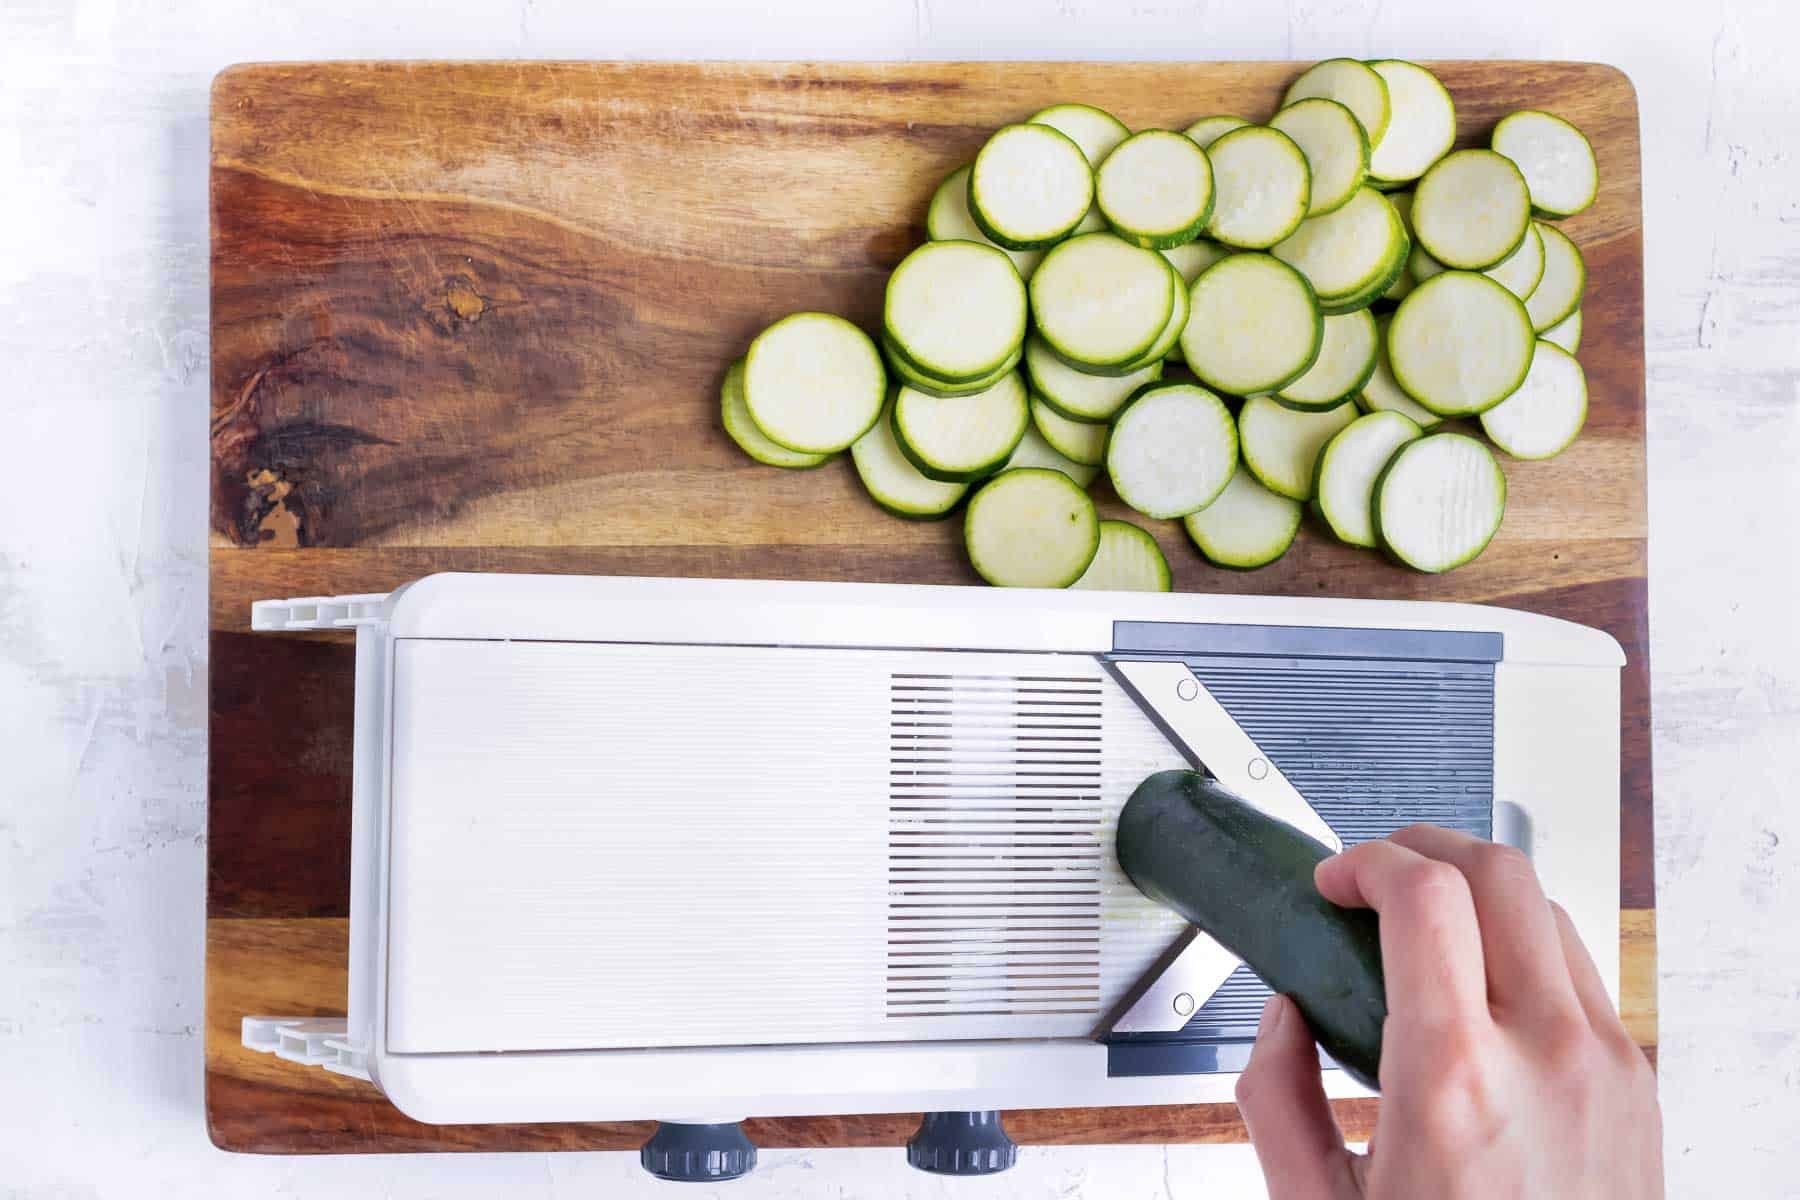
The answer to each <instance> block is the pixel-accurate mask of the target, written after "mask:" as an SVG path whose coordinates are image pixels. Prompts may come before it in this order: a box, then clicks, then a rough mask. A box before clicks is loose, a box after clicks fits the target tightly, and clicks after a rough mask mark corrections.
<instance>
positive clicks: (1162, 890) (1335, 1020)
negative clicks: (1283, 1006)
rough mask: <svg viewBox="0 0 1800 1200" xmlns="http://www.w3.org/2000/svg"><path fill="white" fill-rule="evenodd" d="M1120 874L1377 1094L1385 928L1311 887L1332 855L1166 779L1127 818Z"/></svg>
mask: <svg viewBox="0 0 1800 1200" xmlns="http://www.w3.org/2000/svg"><path fill="white" fill-rule="evenodd" d="M1117 848H1118V855H1119V865H1120V866H1121V867H1122V868H1124V871H1125V874H1126V875H1128V876H1130V878H1131V881H1132V882H1133V883H1134V884H1136V885H1137V887H1138V890H1139V891H1141V892H1143V893H1144V895H1146V896H1148V897H1149V898H1150V899H1152V900H1155V901H1156V902H1157V903H1159V904H1163V905H1166V906H1167V907H1169V908H1172V909H1174V910H1175V911H1176V912H1178V913H1180V914H1181V915H1182V916H1184V917H1186V918H1187V919H1188V920H1189V921H1191V922H1193V923H1194V924H1195V925H1197V926H1199V927H1200V929H1201V930H1202V931H1204V932H1206V933H1208V934H1210V935H1212V937H1213V938H1215V939H1216V940H1217V941H1218V942H1219V944H1220V945H1222V946H1224V947H1225V948H1226V949H1227V950H1229V951H1231V952H1232V953H1233V954H1235V955H1237V956H1238V957H1239V958H1241V959H1243V960H1244V962H1245V964H1246V965H1247V966H1249V968H1250V969H1251V970H1252V971H1255V972H1256V973H1257V975H1259V976H1261V977H1262V980H1263V982H1264V983H1267V984H1268V985H1269V986H1270V987H1271V988H1273V989H1274V990H1275V991H1277V992H1280V993H1282V994H1283V995H1287V996H1291V997H1292V998H1293V999H1294V1002H1295V1003H1296V1004H1298V1005H1299V1007H1300V1011H1301V1013H1303V1014H1304V1015H1305V1017H1306V1022H1307V1024H1308V1025H1309V1026H1311V1027H1312V1031H1313V1036H1314V1037H1315V1038H1317V1039H1318V1042H1319V1045H1320V1046H1321V1047H1322V1048H1323V1049H1324V1051H1325V1052H1326V1053H1327V1054H1329V1055H1331V1057H1332V1058H1333V1059H1335V1060H1336V1061H1337V1063H1338V1065H1339V1066H1341V1067H1343V1068H1344V1070H1346V1071H1348V1072H1349V1073H1350V1075H1351V1077H1352V1078H1354V1079H1355V1080H1357V1082H1359V1083H1361V1084H1363V1085H1365V1086H1367V1087H1371V1088H1374V1087H1378V1086H1379V1085H1378V1083H1377V1082H1376V1081H1377V1077H1378V1075H1379V1071H1380V1066H1381V1028H1382V1023H1383V1022H1384V1021H1386V1020H1387V985H1386V981H1385V977H1384V976H1383V975H1382V970H1381V928H1380V924H1379V920H1378V918H1377V917H1376V915H1375V914H1374V913H1373V912H1371V911H1369V910H1368V909H1346V908H1339V907H1338V906H1337V905H1335V904H1332V903H1331V902H1330V901H1328V900H1326V899H1325V898H1324V897H1323V896H1321V895H1319V890H1318V888H1316V887H1314V886H1313V868H1314V867H1315V866H1317V865H1318V864H1319V863H1320V862H1321V861H1323V860H1324V859H1326V858H1329V857H1330V856H1331V850H1330V848H1329V847H1327V846H1325V845H1324V844H1323V843H1320V842H1317V841H1314V840H1313V839H1312V838H1310V837H1308V836H1307V835H1306V834H1304V833H1301V832H1300V831H1299V830H1298V829H1295V828H1294V827H1293V826H1291V825H1288V824H1287V823H1286V822H1283V821H1278V820H1276V819H1275V818H1273V817H1270V816H1267V815H1265V814H1264V813H1262V812H1260V811H1259V810H1257V809H1255V808H1252V807H1251V806H1250V805H1248V804H1246V803H1245V802H1244V801H1242V800H1240V799H1238V797H1236V796H1234V795H1233V794H1232V793H1230V792H1228V791H1226V790H1225V789H1224V788H1223V787H1221V786H1220V785H1219V784H1218V782H1217V781H1215V780H1213V779H1209V778H1207V777H1206V776H1204V775H1201V774H1198V773H1197V772H1194V771H1161V772H1158V773H1157V774H1155V775H1152V776H1150V777H1149V778H1148V779H1146V780H1144V782H1142V783H1140V784H1139V785H1138V786H1137V790H1136V791H1134V792H1132V794H1131V799H1130V800H1128V801H1126V803H1125V807H1124V809H1123V810H1122V811H1121V812H1120V813H1119V830H1118V840H1117Z"/></svg>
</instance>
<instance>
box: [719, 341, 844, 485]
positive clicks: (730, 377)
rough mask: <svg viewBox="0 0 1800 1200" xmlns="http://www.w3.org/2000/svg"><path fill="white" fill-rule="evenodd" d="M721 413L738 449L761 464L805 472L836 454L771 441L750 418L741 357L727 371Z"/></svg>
mask: <svg viewBox="0 0 1800 1200" xmlns="http://www.w3.org/2000/svg"><path fill="white" fill-rule="evenodd" d="M719 416H720V419H721V420H722V421H723V422H724V423H725V432H726V433H727V434H729V435H730V437H731V440H732V441H734V442H736V443H737V446H738V449H740V450H742V451H743V452H744V453H745V454H748V455H749V456H750V457H751V458H754V459H755V460H756V461H757V462H759V463H766V464H767V465H769V466H771V467H786V468H788V469H789V470H799V471H805V470H810V469H811V468H813V467H816V466H818V465H819V464H820V463H823V462H827V461H829V460H830V459H831V457H832V456H831V455H829V454H802V453H800V452H799V451H797V450H789V449H788V448H787V447H786V446H783V445H780V444H778V443H776V442H771V441H770V440H769V438H768V435H767V434H765V433H763V431H762V430H760V429H758V428H757V427H756V422H755V421H752V420H751V419H750V408H749V406H748V405H746V404H745V403H744V360H743V359H741V358H740V359H738V360H737V361H736V362H734V363H732V364H731V366H730V368H729V369H727V370H726V372H725V382H724V383H723V384H722V385H721V386H720V387H719Z"/></svg>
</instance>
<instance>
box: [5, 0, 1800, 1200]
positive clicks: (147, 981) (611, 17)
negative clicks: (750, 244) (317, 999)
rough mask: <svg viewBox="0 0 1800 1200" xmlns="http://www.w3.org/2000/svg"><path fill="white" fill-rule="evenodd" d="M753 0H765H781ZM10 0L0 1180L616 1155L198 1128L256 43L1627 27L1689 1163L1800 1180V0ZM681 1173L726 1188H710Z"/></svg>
mask: <svg viewBox="0 0 1800 1200" xmlns="http://www.w3.org/2000/svg"><path fill="white" fill-rule="evenodd" d="M761 7H762V6H761V5H758V6H755V9H760V8H761ZM768 7H769V8H770V9H772V10H774V9H779V10H780V12H781V13H782V15H781V16H779V17H772V16H765V15H761V14H760V13H759V12H757V11H755V10H754V9H753V8H752V6H749V5H745V6H742V7H740V6H738V5H735V4H732V3H728V2H727V0H631V2H624V3H605V2H600V0H592V2H590V0H565V2H555V0H508V2H506V3H480V2H479V0H408V2H405V3H393V4H383V3H372V2H370V0H341V2H334V3H322V4H316V5H288V4H280V3H269V4H263V3H247V2H246V3H241V4H240V3H231V2H228V0H217V2H212V3H208V2H205V0H166V2H163V3H155V2H150V0H143V2H136V3H134V2H130V0H86V2H80V3H69V4H63V3H57V2H56V0H0V1194H4V1195H7V1196H29V1197H33V1198H34V1200H35V1198H37V1197H59V1196H80V1197H86V1196H115V1195H117V1196H127V1195H128V1196H131V1197H133V1198H134V1200H135V1198H142V1197H160V1196H193V1195H198V1194H208V1193H213V1192H217V1193H220V1194H231V1195H234V1196H262V1195H281V1196H290V1195H291V1196H326V1195H329V1196H334V1197H356V1196H393V1197H425V1196H432V1197H439V1196H442V1197H460V1196H482V1197H491V1196H495V1195H501V1194H504V1195H507V1196H510V1197H519V1198H521V1200H522V1198H524V1197H527V1196H569V1197H577V1196H579V1197H594V1196H608V1195H619V1194H638V1193H639V1192H640V1191H651V1190H654V1189H655V1188H656V1185H653V1184H651V1183H649V1182H647V1181H645V1180H644V1179H643V1177H641V1176H640V1175H638V1173H637V1171H638V1169H637V1167H636V1165H635V1162H634V1161H632V1159H631V1158H629V1157H627V1156H622V1155H595V1154H580V1155H561V1156H544V1155H520V1156H461V1157H439V1158H369V1159H258V1158H244V1157H232V1156H226V1155H222V1154H220V1153H218V1152H217V1151H215V1150H213V1149H212V1148H211V1146H210V1145H208V1143H207V1140H206V1135H205V1131H204V1128H203V1125H202V1118H201V1111H200V1104H201V1047H200V1033H199V1026H200V1021H201V1016H200V1012H201V994H200V958H201V944H202V942H201V917H202V882H203V880H202V875H203V862H204V854H205V847H204V828H205V821H204V809H205V791H204V779H203V764H204V756H205V726H204V717H205V640H204V634H205V623H206V604H205V589H206V559H205V530H206V496H207V493H206V486H205V482H204V479H205V471H206V428H207V371H206V361H207V326H206V321H207V294H206V271H207V267H206V167H207V140H206V104H207V87H208V83H209V81H210V79H211V77H212V75H213V73H214V72H215V71H216V70H217V69H218V68H220V67H222V66H224V65H225V64H227V63H230V62H234V61H238V60H244V59H271V58H343V57H395V58H400V57H415V58H424V57H507V56H522V57H559V58H578V57H583V58H585V57H593V58H615V57H616V58H628V57H661V58H709V57H710V58H805V57H820V58H1052V59H1054V58H1124V59H1130V58H1172V59H1232V58H1317V57H1324V56H1329V55H1334V54H1351V55H1356V56H1371V55H1376V54H1381V55H1398V56H1405V57H1417V58H1430V57H1475V58H1480V57H1510V58H1574V59H1596V60H1603V61H1607V62H1612V63H1615V64H1617V65H1619V66H1621V67H1623V68H1624V69H1625V70H1626V71H1627V72H1628V73H1630V75H1631V76H1632V78H1633V79H1634V80H1635V81H1636V83H1637V87H1638V92H1639V96H1640V100H1641V102H1642V106H1643V136H1644V172H1645V178H1644V193H1645V208H1646V221H1645V224H1646V228H1647V241H1646V259H1647V263H1646V267H1647V272H1646V288H1647V292H1648V314H1649V315H1648V324H1649V329H1648V334H1649V372H1650V492H1651V495H1650V508H1651V526H1652V530H1653V533H1652V539H1651V586H1650V593H1651V641H1652V646H1653V661H1654V686H1655V713H1656V727H1655V728H1656V791H1657V801H1658V802H1657V848H1658V856H1657V858H1658V862H1657V867H1658V888H1659V900H1660V907H1661V925H1662V927H1661V935H1662V984H1661V997H1662V1095H1663V1104H1664V1107H1665V1111H1666V1113H1667V1123H1668V1143H1667V1145H1668V1163H1669V1178H1670V1184H1671V1186H1670V1195H1671V1196H1678V1197H1687V1196H1731V1197H1762V1196H1795V1195H1800V924H1797V921H1796V916H1795V914H1796V913H1800V866H1797V864H1796V854H1795V851H1796V848H1800V787H1796V780H1797V779H1800V632H1797V630H1800V620H1797V617H1800V613H1797V609H1796V596H1800V567H1797V566H1796V563H1797V562H1800V532H1797V530H1800V519H1797V514H1800V351H1797V349H1796V346H1797V343H1800V157H1796V155H1797V154H1800V94H1797V93H1796V89H1795V85H1794V80H1795V79H1797V78H1800V67H1797V66H1796V62H1795V50H1794V47H1795V44H1796V39H1797V37H1800V10H1797V9H1796V6H1795V5H1794V4H1792V3H1791V2H1783V0H1764V2H1761V3H1753V2H1748V0H1745V2H1733V0H1711V2H1704V3H1693V2H1692V0H1682V2H1681V3H1673V4H1663V3H1656V2H1653V0H1608V2H1582V0H1507V2H1506V3H1481V4H1465V3H1457V2H1449V0H1288V2H1287V3H1285V4H1283V3H1281V2H1280V0H1270V2H1268V3H1249V2H1243V3H1229V2H1227V0H1214V2H1210V3H1209V2H1207V0H1193V2H1178V0H1139V2H1135V3H1107V2H1103V0H1060V2H1058V3H1042V4H1040V3H1032V2H1030V0H981V2H980V3H952V2H951V0H912V2H910V3H908V2H906V0H888V2H880V0H864V2H845V0H811V2H807V3H792V4H785V5H782V4H778V3H771V4H770V5H769V6H768ZM764 1160H765V1161H764V1165H763V1166H762V1167H761V1168H760V1169H759V1172H758V1174H757V1176H756V1177H755V1178H754V1179H752V1180H751V1181H749V1182H747V1183H744V1184H742V1185H738V1186H735V1187H732V1188H730V1189H729V1191H728V1194H729V1195H732V1196H737V1197H742V1198H744V1200H753V1198H759V1197H760V1198H767V1197H777V1196H801V1195H806V1196H813V1195H820V1196H824V1195H830V1196H878V1195H879V1196H902V1195H911V1196H949V1195H956V1196H976V1195H981V1196H996V1197H1013V1196H1018V1197H1023V1196H1075V1195H1088V1196H1108V1197H1110V1196H1132V1197H1158V1196H1178V1197H1196V1198H1198V1197H1208V1198H1209V1200H1210V1198H1229V1197H1235V1196H1254V1195H1261V1187H1260V1183H1259V1182H1258V1181H1257V1177H1256V1175H1255V1172H1254V1168H1253V1166H1252V1163H1251V1160H1250V1158H1249V1156H1248V1152H1247V1151H1245V1150H1243V1149H1241V1148H1207V1147H1179V1148H1174V1149H1171V1150H1169V1151H1166V1152H1165V1151H1163V1150H1162V1149H1160V1148H1154V1147H1144V1148H1100V1149H1067V1150H1032V1151H1028V1152H1027V1153H1026V1154H1025V1156H1024V1159H1023V1161H1022V1163H1021V1164H1020V1166H1019V1167H1018V1168H1017V1169H1016V1170H1015V1171H1013V1172H1012V1173H1011V1174H1010V1175H1007V1176H1002V1177H1000V1178H999V1179H997V1180H993V1181H989V1182H986V1183H980V1182H975V1183H970V1182H967V1181H955V1182H949V1183H947V1182H944V1181H939V1180H933V1179H930V1178H927V1177H925V1176H922V1175H919V1174H917V1173H913V1172H910V1171H909V1170H908V1169H907V1168H906V1167H905V1166H904V1164H903V1163H902V1161H901V1158H900V1154H899V1152H898V1151H893V1150H884V1151H831V1152H819V1153H808V1154H799V1153H770V1154H765V1156H764ZM682 1194H687V1195H695V1194H697V1195H705V1194H707V1192H706V1191H705V1190H704V1189H703V1190H701V1191H699V1192H697V1193H696V1192H692V1191H690V1192H686V1193H682Z"/></svg>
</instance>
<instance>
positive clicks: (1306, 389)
mask: <svg viewBox="0 0 1800 1200" xmlns="http://www.w3.org/2000/svg"><path fill="white" fill-rule="evenodd" d="M1379 342H1380V338H1379V337H1378V336H1377V334H1376V332H1375V314H1373V313H1371V312H1370V311H1369V310H1368V309H1366V308H1365V309H1362V310H1361V311H1358V312H1353V313H1345V314H1344V315H1343V316H1341V317H1326V318H1325V334H1324V337H1323V339H1322V340H1321V341H1320V343H1319V357H1318V358H1316V359H1314V360H1313V365H1312V366H1310V367H1308V368H1307V370H1306V373H1305V374H1304V375H1302V376H1300V378H1298V379H1295V380H1292V381H1290V382H1289V383H1288V385H1287V386H1286V387H1284V388H1282V389H1281V390H1280V391H1278V392H1276V393H1275V396H1276V399H1278V400H1280V401H1281V402H1282V403H1283V404H1285V405H1287V406H1288V407H1289V408H1298V409H1309V410H1312V411H1315V412H1316V411H1321V410H1324V409H1327V408H1336V407H1337V406H1338V405H1340V404H1342V403H1343V402H1344V401H1346V400H1348V399H1350V398H1351V397H1352V396H1354V395H1356V393H1357V392H1360V391H1361V390H1362V388H1363V385H1364V384H1366V383H1367V382H1368V381H1369V376H1371V375H1373V374H1374V373H1375V358H1376V351H1377V349H1378V348H1379V347H1378V343H1379Z"/></svg>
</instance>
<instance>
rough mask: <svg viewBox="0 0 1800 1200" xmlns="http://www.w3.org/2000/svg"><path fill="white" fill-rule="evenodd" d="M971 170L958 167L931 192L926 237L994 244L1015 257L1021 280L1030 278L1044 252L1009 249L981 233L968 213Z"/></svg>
mask: <svg viewBox="0 0 1800 1200" xmlns="http://www.w3.org/2000/svg"><path fill="white" fill-rule="evenodd" d="M969 170H970V168H969V167H967V166H961V167H958V168H956V170H954V171H952V172H950V174H948V175H946V176H944V182H942V183H940V184H938V186H937V191H935V192H933V193H931V204H930V205H929V206H928V207H927V208H926V209H925V236H926V237H928V238H930V239H931V240H932V241H934V242H981V243H983V244H985V245H989V246H993V247H994V249H996V250H998V251H1000V252H1001V253H1003V254H1005V255H1006V257H1008V258H1010V259H1012V262H1013V267H1014V268H1015V269H1017V270H1018V272H1019V278H1020V279H1030V278H1031V273H1032V272H1033V271H1035V270H1037V265H1038V263H1039V261H1041V260H1042V259H1043V257H1044V252H1043V251H1042V250H1008V249H1007V248H1006V247H1005V246H1001V245H998V244H996V243H994V242H992V241H989V240H988V235H987V234H985V233H983V232H981V226H979V225H977V224H975V218H974V217H972V216H970V215H969Z"/></svg>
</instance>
